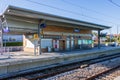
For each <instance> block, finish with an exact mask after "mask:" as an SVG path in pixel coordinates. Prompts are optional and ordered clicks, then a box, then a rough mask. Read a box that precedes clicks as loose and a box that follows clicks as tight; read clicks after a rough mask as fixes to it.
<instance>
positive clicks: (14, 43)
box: [3, 42, 23, 46]
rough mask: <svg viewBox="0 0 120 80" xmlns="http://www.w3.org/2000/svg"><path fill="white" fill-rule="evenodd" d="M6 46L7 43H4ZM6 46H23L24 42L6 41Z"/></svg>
mask: <svg viewBox="0 0 120 80" xmlns="http://www.w3.org/2000/svg"><path fill="white" fill-rule="evenodd" d="M3 46H5V43H3ZM6 46H23V42H6Z"/></svg>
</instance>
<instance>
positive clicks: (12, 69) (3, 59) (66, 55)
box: [0, 47, 120, 79]
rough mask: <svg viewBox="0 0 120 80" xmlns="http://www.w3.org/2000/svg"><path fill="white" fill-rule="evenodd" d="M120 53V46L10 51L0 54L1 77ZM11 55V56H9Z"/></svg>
mask: <svg viewBox="0 0 120 80" xmlns="http://www.w3.org/2000/svg"><path fill="white" fill-rule="evenodd" d="M116 53H120V47H101V48H100V49H98V48H93V49H89V50H75V51H67V52H51V53H42V55H37V56H34V54H33V53H26V52H10V53H6V55H0V79H1V78H2V77H6V76H10V75H11V74H14V75H15V74H16V75H17V74H21V73H24V72H30V71H33V70H39V69H44V68H47V67H50V66H56V65H58V64H64V63H71V62H75V61H83V60H88V59H92V58H96V57H100V56H105V55H111V54H116ZM9 55H10V56H9Z"/></svg>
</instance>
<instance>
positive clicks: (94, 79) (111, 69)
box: [86, 65, 120, 80]
mask: <svg viewBox="0 0 120 80" xmlns="http://www.w3.org/2000/svg"><path fill="white" fill-rule="evenodd" d="M117 68H120V65H118V66H115V67H113V68H110V69H108V70H105V71H103V72H100V73H98V74H96V75H93V76H91V77H89V78H87V79H86V80H96V79H97V78H98V77H99V76H101V75H104V74H106V73H109V72H110V71H114V70H116V69H117Z"/></svg>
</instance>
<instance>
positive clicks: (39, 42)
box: [38, 20, 42, 55]
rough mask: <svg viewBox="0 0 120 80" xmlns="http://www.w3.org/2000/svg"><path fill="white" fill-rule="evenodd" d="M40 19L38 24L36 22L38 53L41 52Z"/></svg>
mask: <svg viewBox="0 0 120 80" xmlns="http://www.w3.org/2000/svg"><path fill="white" fill-rule="evenodd" d="M41 22H42V20H40V21H39V24H38V46H39V55H41V54H42V48H41V38H42V37H41V31H42V29H41V27H40V24H41Z"/></svg>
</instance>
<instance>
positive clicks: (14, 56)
mask: <svg viewBox="0 0 120 80" xmlns="http://www.w3.org/2000/svg"><path fill="white" fill-rule="evenodd" d="M116 48H120V47H101V48H100V49H98V48H93V49H89V50H75V51H67V52H51V53H42V55H39V56H34V54H33V53H26V52H10V53H5V54H4V55H0V64H2V63H7V62H12V61H15V62H17V61H19V60H23V61H24V60H29V59H37V58H41V59H43V58H48V57H57V56H64V55H68V54H69V55H71V54H72V55H73V54H89V53H92V52H99V51H106V50H111V49H116ZM9 55H10V56H9Z"/></svg>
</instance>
